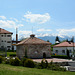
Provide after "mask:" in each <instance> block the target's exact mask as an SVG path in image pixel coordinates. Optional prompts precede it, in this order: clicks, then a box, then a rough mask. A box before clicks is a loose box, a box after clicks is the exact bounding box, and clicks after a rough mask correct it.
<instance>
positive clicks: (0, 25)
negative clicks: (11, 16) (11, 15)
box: [0, 20, 15, 28]
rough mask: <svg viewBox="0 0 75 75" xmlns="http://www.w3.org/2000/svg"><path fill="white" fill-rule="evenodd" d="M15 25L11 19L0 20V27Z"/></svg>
mask: <svg viewBox="0 0 75 75" xmlns="http://www.w3.org/2000/svg"><path fill="white" fill-rule="evenodd" d="M14 25H15V22H14V21H10V20H7V21H3V20H0V27H6V28H12V27H13V26H14Z"/></svg>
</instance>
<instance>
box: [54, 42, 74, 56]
mask: <svg viewBox="0 0 75 75" xmlns="http://www.w3.org/2000/svg"><path fill="white" fill-rule="evenodd" d="M74 49H75V43H72V42H62V43H60V44H57V45H55V46H53V53H55V54H56V55H67V54H68V53H69V55H70V56H72V54H73V52H74Z"/></svg>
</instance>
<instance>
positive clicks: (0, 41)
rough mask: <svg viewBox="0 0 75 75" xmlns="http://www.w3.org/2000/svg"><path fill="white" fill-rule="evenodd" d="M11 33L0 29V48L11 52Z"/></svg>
mask: <svg viewBox="0 0 75 75" xmlns="http://www.w3.org/2000/svg"><path fill="white" fill-rule="evenodd" d="M12 34H13V33H12V32H9V31H7V30H5V29H2V28H0V48H1V47H4V48H7V50H12Z"/></svg>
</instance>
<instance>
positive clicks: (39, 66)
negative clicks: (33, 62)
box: [37, 59, 48, 69]
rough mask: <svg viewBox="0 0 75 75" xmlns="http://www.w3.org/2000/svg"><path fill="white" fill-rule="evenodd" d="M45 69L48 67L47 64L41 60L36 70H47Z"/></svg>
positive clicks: (44, 60)
mask: <svg viewBox="0 0 75 75" xmlns="http://www.w3.org/2000/svg"><path fill="white" fill-rule="evenodd" d="M47 67H48V62H47V60H46V59H43V60H42V61H41V63H39V64H38V65H37V68H39V69H43V68H47Z"/></svg>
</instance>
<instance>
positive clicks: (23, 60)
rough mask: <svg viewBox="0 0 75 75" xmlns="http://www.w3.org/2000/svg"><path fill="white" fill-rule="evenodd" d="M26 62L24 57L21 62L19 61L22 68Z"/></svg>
mask: <svg viewBox="0 0 75 75" xmlns="http://www.w3.org/2000/svg"><path fill="white" fill-rule="evenodd" d="M26 60H27V58H26V57H24V58H23V59H22V60H21V65H22V66H24V62H25V61H26Z"/></svg>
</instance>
